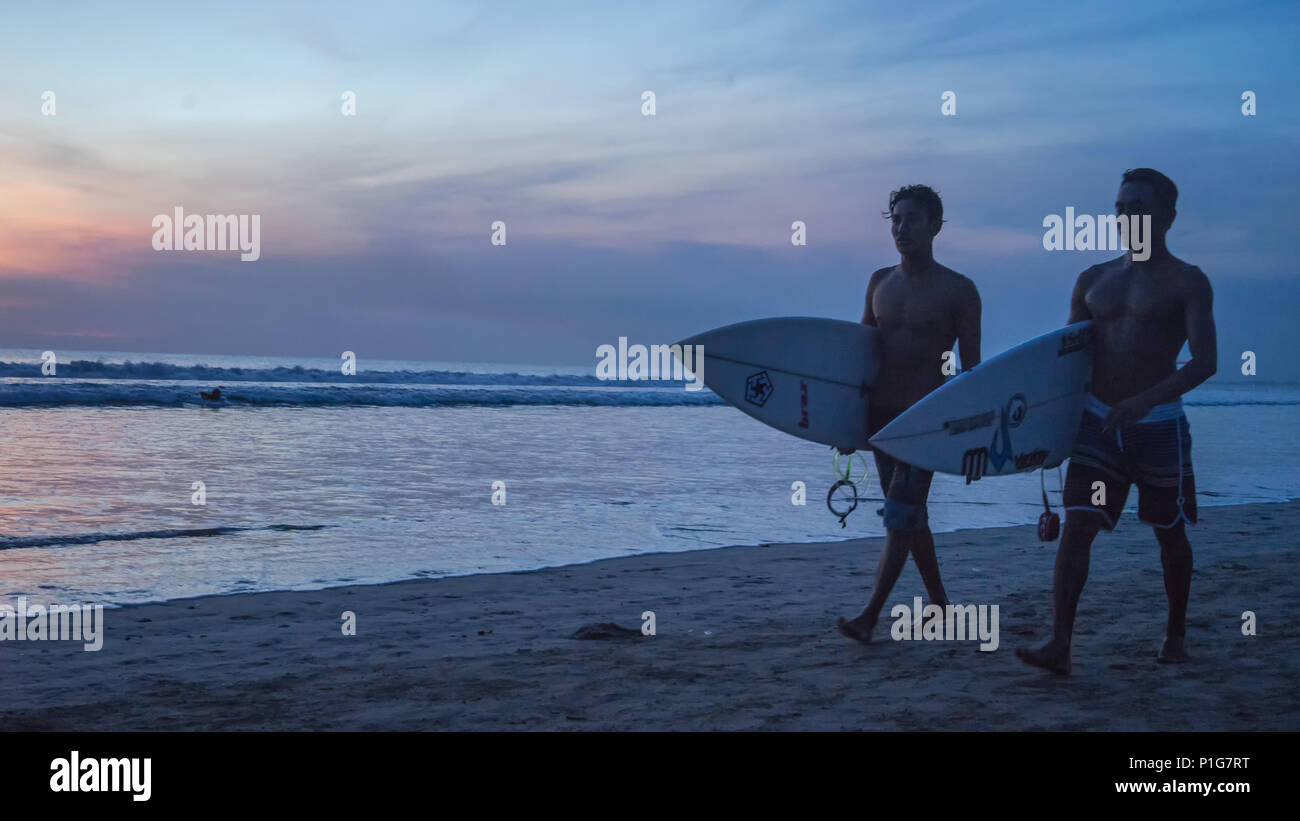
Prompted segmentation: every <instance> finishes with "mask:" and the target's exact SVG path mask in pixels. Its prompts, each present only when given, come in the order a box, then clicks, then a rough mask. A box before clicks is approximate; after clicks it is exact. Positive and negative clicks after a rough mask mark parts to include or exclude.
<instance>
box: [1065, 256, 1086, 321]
mask: <svg viewBox="0 0 1300 821" xmlns="http://www.w3.org/2000/svg"><path fill="white" fill-rule="evenodd" d="M1092 271H1093V269H1092V268H1089V269H1088V270H1086V271H1084V272H1083V273H1082V274H1079V278H1078V279H1076V280H1075V281H1074V293H1072V294H1070V321H1069V322H1066V323H1065V324H1066V325H1073V324H1074V323H1076V322H1083V321H1085V320H1088V319H1092V311H1089V310H1088V300H1087V296H1088V288H1089V287H1091V286H1092V279H1093V277H1092Z"/></svg>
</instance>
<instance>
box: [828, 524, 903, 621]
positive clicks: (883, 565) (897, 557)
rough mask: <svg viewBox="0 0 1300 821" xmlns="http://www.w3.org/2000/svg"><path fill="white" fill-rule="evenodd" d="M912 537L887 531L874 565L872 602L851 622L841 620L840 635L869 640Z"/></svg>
mask: <svg viewBox="0 0 1300 821" xmlns="http://www.w3.org/2000/svg"><path fill="white" fill-rule="evenodd" d="M910 541H911V534H910V533H908V532H907V531H904V530H886V531H885V547H884V549H882V550H881V551H880V561H879V562H877V563H876V580H875V583H874V584H873V585H872V587H871V599H870V600H869V601H868V602H867V606H866V607H864V608H862V612H861V613H859V614H858V615H857V616H855V617H854V618H852V619H843V618H842V619H840V621H839V629H840V632H841V633H843V634H844V635H846V636H848V637H849V638H852V639H857V640H858V641H860V642H862V643H863V644H866V643H867V642H869V641H871V631H872V630H873V629H874V628H875V626H876V622H877V621H879V619H880V611H881V610H883V609H884V607H885V600H886V599H888V598H889V594H890V592H891V591H892V590H893V589H894V585H895V584H897V583H898V577H899V576H900V575H902V573H903V566H904V565H905V564H907V553H908V548H909V543H910Z"/></svg>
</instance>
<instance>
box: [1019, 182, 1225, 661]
mask: <svg viewBox="0 0 1300 821" xmlns="http://www.w3.org/2000/svg"><path fill="white" fill-rule="evenodd" d="M1177 202H1178V188H1177V186H1175V185H1174V183H1173V181H1172V180H1170V179H1169V178H1168V177H1166V176H1165V175H1164V174H1161V173H1160V172H1159V171H1155V170H1154V169H1150V168H1137V169H1132V170H1129V171H1125V172H1124V176H1123V179H1122V181H1121V183H1120V187H1119V195H1118V196H1117V197H1116V198H1115V213H1116V214H1117V215H1118V216H1121V217H1128V216H1130V215H1150V218H1151V222H1150V236H1147V237H1143V238H1142V239H1143V240H1144V241H1145V242H1146V243H1149V248H1148V249H1142V250H1149V252H1150V255H1149V257H1147V259H1145V260H1141V261H1139V260H1134V259H1133V254H1132V252H1131V251H1130V252H1127V253H1125V254H1124V255H1123V256H1121V257H1118V258H1116V259H1113V260H1111V261H1109V262H1103V263H1101V264H1100V265H1094V266H1092V267H1091V268H1089V269H1088V270H1086V271H1084V272H1083V273H1082V274H1080V275H1079V279H1078V281H1077V282H1076V283H1075V286H1074V294H1073V296H1072V297H1071V298H1070V322H1071V323H1074V322H1082V321H1084V320H1089V319H1090V320H1092V326H1093V339H1094V346H1095V347H1094V351H1093V367H1092V391H1093V396H1091V397H1089V398H1088V404H1087V406H1086V410H1085V412H1084V414H1083V421H1082V422H1081V423H1080V425H1079V436H1078V438H1077V439H1076V440H1075V443H1074V448H1073V450H1072V451H1071V453H1070V468H1069V472H1068V473H1067V474H1066V479H1065V492H1064V501H1065V510H1066V514H1065V527H1064V529H1063V530H1062V533H1061V546H1060V548H1059V549H1058V550H1057V553H1056V571H1055V578H1054V580H1053V585H1052V603H1053V609H1054V613H1053V618H1052V638H1051V640H1050V641H1048V642H1047V643H1046V644H1045V645H1043V646H1042V647H1040V648H1038V649H1037V650H1027V649H1024V648H1019V649H1017V650H1016V656H1017V657H1019V658H1020V659H1021V660H1022V661H1024V662H1025V663H1026V664H1032V665H1035V666H1037V667H1042V668H1045V669H1047V670H1050V671H1052V672H1054V673H1058V674H1061V675H1067V674H1068V673H1069V672H1070V642H1071V638H1072V636H1073V632H1074V617H1075V611H1076V609H1077V608H1078V606H1079V597H1080V596H1081V595H1082V594H1083V585H1084V582H1085V581H1087V578H1088V565H1089V561H1090V552H1091V549H1092V542H1093V539H1095V538H1096V537H1097V532H1098V531H1099V530H1102V529H1105V530H1111V529H1113V528H1114V527H1115V524H1116V523H1117V521H1118V520H1119V517H1120V513H1121V512H1122V511H1123V510H1124V503H1125V501H1126V500H1127V499H1128V494H1129V490H1130V488H1131V486H1132V485H1133V484H1134V483H1136V484H1137V486H1138V519H1139V520H1141V521H1142V522H1144V523H1145V524H1148V525H1151V527H1152V530H1153V531H1154V532H1155V537H1156V541H1157V542H1159V544H1160V564H1161V565H1162V566H1163V568H1164V576H1165V595H1166V596H1167V598H1168V599H1169V621H1168V623H1167V625H1166V627H1165V640H1164V645H1163V646H1162V647H1161V648H1160V652H1159V653H1158V654H1157V656H1156V661H1158V662H1160V663H1162V664H1169V663H1175V662H1183V661H1186V660H1187V651H1186V648H1185V637H1186V632H1187V598H1188V595H1189V593H1190V592H1191V584H1192V546H1191V544H1190V543H1189V542H1188V541H1187V533H1186V531H1185V529H1184V523H1185V522H1191V523H1192V524H1195V523H1196V482H1195V479H1194V477H1193V475H1192V458H1191V449H1192V440H1191V435H1190V433H1189V432H1188V427H1187V417H1186V416H1185V415H1184V414H1183V408H1182V400H1181V397H1182V395H1183V394H1185V393H1187V392H1188V391H1190V390H1191V389H1192V388H1195V387H1196V386H1197V385H1199V384H1201V383H1202V382H1204V381H1205V380H1207V379H1209V378H1210V377H1211V376H1213V375H1214V373H1215V371H1216V370H1218V342H1217V332H1216V330H1215V326H1214V311H1213V301H1214V294H1213V292H1212V290H1211V288H1210V280H1209V278H1208V277H1206V275H1205V274H1204V272H1202V271H1201V269H1200V268H1197V267H1196V266H1195V265H1189V264H1188V263H1186V262H1183V261H1182V260H1180V259H1178V258H1177V257H1175V256H1174V255H1173V254H1171V253H1169V249H1168V247H1167V246H1166V245H1165V235H1166V234H1167V233H1168V231H1169V227H1170V226H1171V225H1172V224H1173V222H1174V217H1175V216H1176V215H1177V210H1176V209H1175V206H1176V205H1177ZM1129 247H1130V248H1132V247H1133V243H1132V242H1130V243H1129ZM1184 343H1186V344H1187V347H1188V349H1189V351H1190V353H1191V356H1192V358H1191V360H1190V361H1188V362H1187V364H1186V365H1184V366H1183V367H1181V368H1179V367H1178V353H1179V351H1181V350H1182V347H1183V344H1184ZM1125 605H1126V606H1127V602H1126V603H1125Z"/></svg>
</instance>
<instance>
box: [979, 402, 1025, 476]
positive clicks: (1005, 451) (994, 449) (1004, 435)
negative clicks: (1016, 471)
mask: <svg viewBox="0 0 1300 821" xmlns="http://www.w3.org/2000/svg"><path fill="white" fill-rule="evenodd" d="M1028 412H1029V403H1028V402H1026V401H1025V395H1024V394H1023V393H1018V394H1016V395H1015V396H1013V397H1011V399H1010V400H1008V401H1007V404H1006V406H1005V407H1003V408H1002V424H1001V425H1000V426H999V427H998V429H997V430H995V431H993V441H992V442H990V443H989V458H990V459H991V460H992V462H993V469H994V470H995V471H997V472H998V473H1001V472H1002V466H1003V465H1005V464H1006V463H1007V462H1008V461H1010V460H1012V459H1014V458H1015V455H1014V454H1015V449H1014V448H1012V447H1011V429H1012V428H1018V427H1020V423H1021V422H1023V421H1025V414H1026V413H1028ZM999 438H1000V439H1001V440H1002V445H1001V447H999V446H998V439H999Z"/></svg>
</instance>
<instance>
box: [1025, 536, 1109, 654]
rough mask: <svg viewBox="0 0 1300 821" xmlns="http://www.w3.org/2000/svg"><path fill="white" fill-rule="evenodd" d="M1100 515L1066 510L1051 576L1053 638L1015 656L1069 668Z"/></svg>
mask: <svg viewBox="0 0 1300 821" xmlns="http://www.w3.org/2000/svg"><path fill="white" fill-rule="evenodd" d="M1101 525H1102V517H1101V515H1100V514H1098V513H1092V512H1089V511H1076V510H1071V511H1067V512H1066V514H1065V527H1064V529H1063V530H1062V532H1061V546H1060V548H1058V549H1057V551H1056V571H1055V575H1054V577H1053V579H1052V639H1051V641H1049V642H1047V644H1044V645H1043V646H1042V647H1040V648H1039V649H1037V650H1025V649H1023V648H1017V649H1016V657H1017V658H1019V659H1020V660H1021V661H1023V662H1025V663H1026V664H1032V665H1034V666H1035V667H1043V668H1045V669H1047V670H1051V671H1052V672H1053V673H1059V674H1061V675H1068V674H1069V672H1070V639H1071V637H1072V636H1073V635H1074V615H1075V611H1076V610H1077V609H1078V607H1079V598H1080V596H1082V595H1083V585H1084V583H1085V582H1087V581H1088V564H1089V561H1090V559H1091V555H1092V542H1093V540H1094V539H1096V538H1097V531H1098V530H1100V529H1101Z"/></svg>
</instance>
